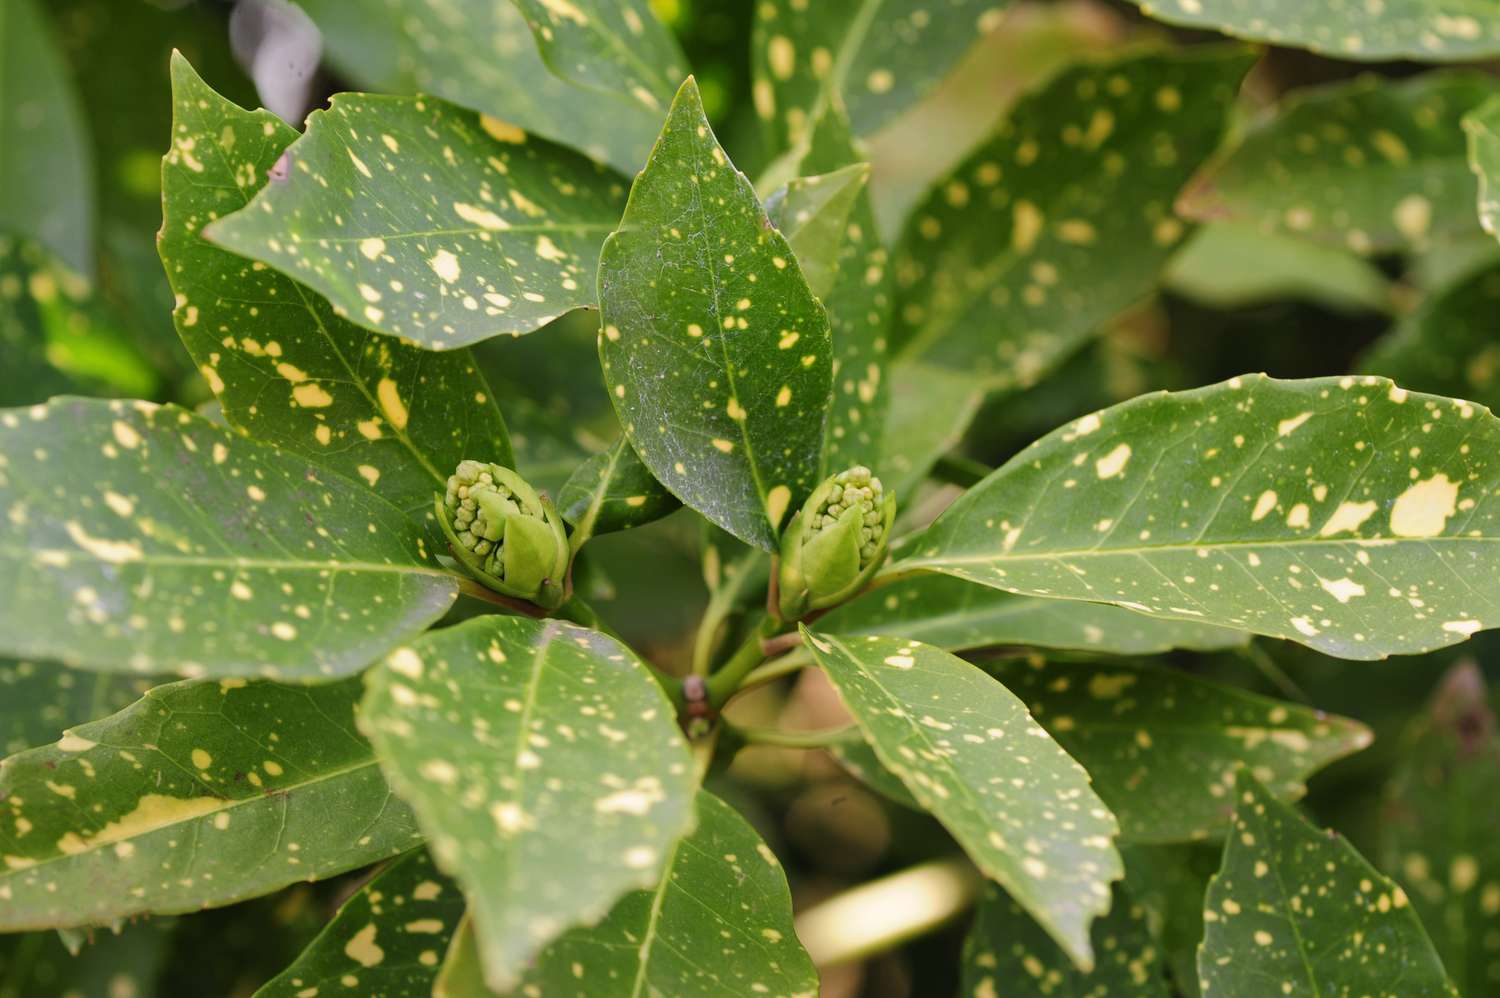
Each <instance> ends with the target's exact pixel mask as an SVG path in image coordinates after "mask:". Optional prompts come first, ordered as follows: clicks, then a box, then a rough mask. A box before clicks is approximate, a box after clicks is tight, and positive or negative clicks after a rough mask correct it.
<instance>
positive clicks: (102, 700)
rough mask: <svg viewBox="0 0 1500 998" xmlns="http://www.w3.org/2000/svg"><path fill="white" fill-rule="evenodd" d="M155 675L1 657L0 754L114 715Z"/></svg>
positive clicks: (32, 744) (37, 743)
mask: <svg viewBox="0 0 1500 998" xmlns="http://www.w3.org/2000/svg"><path fill="white" fill-rule="evenodd" d="M154 679H156V677H147V676H118V675H110V674H107V673H98V672H78V671H75V670H73V669H69V668H66V667H64V666H61V665H56V664H54V663H52V662H32V661H26V660H20V659H10V658H0V754H5V755H11V754H14V753H16V752H20V751H22V750H23V749H29V748H35V747H36V746H38V745H43V744H45V743H47V742H50V741H55V740H56V739H57V738H58V736H60V735H61V734H62V733H63V731H64V729H66V728H71V727H73V726H74V725H76V724H83V723H85V722H87V721H94V720H98V719H99V718H100V717H103V716H104V715H106V714H113V713H114V712H115V711H117V710H121V709H123V708H125V707H127V706H129V705H130V704H132V703H134V702H135V701H137V700H139V699H140V698H141V695H142V694H144V693H145V692H146V691H147V690H148V689H150V688H151V687H152V686H155V685H156V681H153V680H154ZM158 681H159V680H158Z"/></svg>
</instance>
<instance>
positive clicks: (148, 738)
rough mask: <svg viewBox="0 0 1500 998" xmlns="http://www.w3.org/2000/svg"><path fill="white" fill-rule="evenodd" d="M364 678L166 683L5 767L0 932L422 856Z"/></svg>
mask: <svg viewBox="0 0 1500 998" xmlns="http://www.w3.org/2000/svg"><path fill="white" fill-rule="evenodd" d="M359 695H360V685H359V682H358V681H357V680H347V681H345V682H342V683H332V684H327V685H323V686H281V685H278V684H275V683H266V682H249V683H245V682H239V681H234V680H226V681H221V682H211V681H206V680H199V681H188V682H180V683H173V684H171V685H169V686H161V687H158V688H156V689H154V690H152V691H151V692H150V693H148V694H147V695H146V697H145V698H144V699H142V700H141V701H139V702H138V703H136V704H134V705H132V706H130V707H128V708H126V709H125V710H123V711H121V712H120V713H118V714H116V715H114V716H113V717H109V718H105V719H104V720H102V721H95V722H93V723H92V724H85V725H82V726H80V727H77V728H74V729H72V730H71V731H69V732H67V733H66V734H65V735H63V737H62V738H61V740H59V741H58V742H57V743H56V744H55V745H50V746H47V747H45V748H38V749H33V750H32V751H29V752H23V753H21V754H20V755H16V756H11V757H10V758H8V759H6V760H5V761H4V763H3V764H0V799H3V800H5V801H6V805H5V806H4V807H3V808H0V932H14V931H18V930H21V929H27V928H40V927H46V926H71V925H102V924H109V923H111V922H114V921H116V920H118V919H123V918H127V917H130V916H133V915H138V914H142V913H153V914H168V913H177V912H188V911H197V910H198V909H200V908H209V907H215V906H217V905H223V904H229V903H231V902H234V901H239V900H243V899H244V898H249V897H256V896H258V895H261V894H269V893H271V892H272V891H275V890H278V889H280V888H282V887H284V886H286V885H287V884H291V883H295V882H296V881H299V880H317V879H320V878H323V877H330V876H333V875H335V874H338V873H343V872H344V871H346V870H351V869H355V868H357V867H360V866H365V865H368V864H370V863H373V862H376V861H378V860H381V859H384V858H386V857H387V856H392V855H394V854H396V853H398V852H402V851H404V850H407V849H410V848H411V847H412V846H414V845H416V844H417V843H418V842H419V841H420V836H419V833H418V831H417V826H416V821H415V819H414V818H413V817H412V814H411V812H410V810H408V809H407V807H406V806H405V805H404V804H402V803H401V801H399V800H397V799H395V798H394V797H393V796H392V794H391V791H390V788H389V787H387V786H386V783H385V780H384V779H383V778H382V777H381V775H380V769H379V767H378V766H377V765H376V763H375V759H374V757H373V756H372V754H371V751H370V746H369V745H368V744H366V742H365V740H364V739H363V738H361V737H360V736H359V734H358V733H357V732H356V731H355V729H354V707H355V704H356V703H357V702H358V700H359Z"/></svg>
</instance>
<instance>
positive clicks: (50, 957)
mask: <svg viewBox="0 0 1500 998" xmlns="http://www.w3.org/2000/svg"><path fill="white" fill-rule="evenodd" d="M173 928H174V926H173V924H172V922H171V921H170V920H162V919H158V920H155V921H150V922H143V923H141V924H139V925H128V926H122V927H121V928H120V930H119V931H118V932H115V931H110V930H103V929H101V930H98V931H95V932H92V933H89V935H90V937H91V938H89V939H88V941H87V942H86V943H85V944H84V945H83V947H82V949H81V950H80V951H79V952H78V953H76V954H75V953H70V952H69V951H68V947H67V946H66V945H65V944H64V943H63V941H62V938H61V935H60V934H59V933H57V932H34V933H25V934H20V935H9V936H3V937H0V998H37V996H40V995H61V996H64V998H122V996H123V998H130V996H134V995H154V994H156V993H157V991H156V985H157V979H158V977H159V975H160V973H161V967H162V964H163V962H164V961H166V960H167V958H168V955H169V954H168V950H169V944H170V942H171V940H172V929H173Z"/></svg>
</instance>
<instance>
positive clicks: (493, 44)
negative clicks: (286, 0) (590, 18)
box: [301, 0, 671, 174]
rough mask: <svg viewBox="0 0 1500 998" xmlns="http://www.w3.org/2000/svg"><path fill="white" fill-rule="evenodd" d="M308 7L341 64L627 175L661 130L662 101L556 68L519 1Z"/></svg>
mask: <svg viewBox="0 0 1500 998" xmlns="http://www.w3.org/2000/svg"><path fill="white" fill-rule="evenodd" d="M301 6H302V7H303V8H305V9H306V10H307V12H308V13H309V14H310V15H312V17H313V19H314V20H315V21H317V23H318V26H319V27H320V28H322V29H323V42H324V44H325V45H327V46H328V53H329V57H330V59H331V60H332V61H333V63H334V64H335V65H337V66H338V67H339V68H340V69H341V70H342V71H343V72H344V73H345V74H347V75H348V76H349V77H351V78H353V79H355V80H357V81H358V82H360V83H361V84H363V85H365V86H367V87H368V88H370V89H372V90H380V91H395V92H399V93H423V94H434V95H436V96H438V97H442V98H445V99H447V100H450V101H452V102H454V103H455V104H459V105H462V106H464V107H470V108H473V109H474V110H476V111H482V112H485V113H487V114H490V115H493V116H495V120H496V122H497V123H499V124H510V125H514V126H515V127H518V128H520V129H523V130H524V131H527V132H531V133H534V134H536V135H540V136H542V137H543V138H547V139H551V140H552V141H554V142H561V143H564V144H565V145H569V146H572V147H573V148H575V149H579V150H581V151H583V152H585V153H587V154H588V155H589V156H591V157H593V158H594V159H597V160H599V161H600V162H603V163H608V164H610V165H611V166H613V167H614V168H615V169H617V170H620V171H622V172H624V173H626V174H633V173H634V172H635V171H637V170H639V169H640V168H641V164H642V163H644V162H645V161H646V154H647V153H649V152H650V151H651V142H652V140H653V139H655V138H656V133H657V132H658V131H659V130H660V129H661V117H662V115H661V111H660V109H658V110H656V111H654V112H653V111H651V110H649V109H648V108H646V107H645V106H643V105H642V104H640V102H639V101H635V100H628V99H618V100H611V99H607V98H605V99H601V97H600V95H599V93H598V92H597V91H596V90H594V89H592V88H590V87H586V86H581V85H579V84H577V83H575V82H573V81H571V80H568V79H564V78H563V77H561V76H558V75H557V74H555V73H553V71H552V70H551V69H550V68H549V67H548V66H547V64H546V63H545V62H543V61H542V57H541V54H540V52H538V51H537V43H536V40H535V39H534V38H533V36H532V33H531V31H530V30H528V28H527V24H526V20H525V18H524V17H523V16H522V14H521V11H520V10H518V9H517V7H516V5H515V3H513V2H512V0H501V2H496V0H447V2H444V3H441V4H436V5H432V4H427V5H424V6H423V8H422V13H421V16H412V14H411V11H412V5H411V0H376V2H373V3H362V4H350V3H347V2H346V0H304V2H303V3H302V4H301ZM667 93H668V95H669V96H670V93H671V91H670V90H668V91H667Z"/></svg>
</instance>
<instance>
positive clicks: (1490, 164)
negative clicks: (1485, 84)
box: [1463, 97, 1500, 238]
mask: <svg viewBox="0 0 1500 998" xmlns="http://www.w3.org/2000/svg"><path fill="white" fill-rule="evenodd" d="M1463 127H1464V131H1465V132H1467V133H1468V136H1469V167H1470V169H1472V170H1473V171H1474V174H1475V176H1476V177H1478V178H1479V224H1480V225H1482V226H1483V227H1484V231H1486V232H1488V233H1489V234H1490V235H1492V236H1495V237H1496V238H1500V98H1496V97H1491V98H1490V99H1489V100H1488V101H1486V102H1485V103H1484V104H1483V105H1482V106H1481V107H1479V108H1478V109H1477V110H1475V111H1474V112H1473V113H1472V114H1469V115H1468V116H1467V117H1465V118H1464V120H1463Z"/></svg>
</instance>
